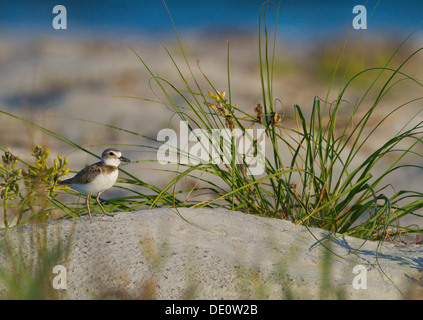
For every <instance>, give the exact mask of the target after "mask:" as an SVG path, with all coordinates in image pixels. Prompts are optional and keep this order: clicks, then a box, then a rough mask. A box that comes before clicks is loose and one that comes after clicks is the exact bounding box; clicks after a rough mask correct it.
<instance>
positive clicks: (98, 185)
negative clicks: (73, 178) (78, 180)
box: [69, 170, 118, 195]
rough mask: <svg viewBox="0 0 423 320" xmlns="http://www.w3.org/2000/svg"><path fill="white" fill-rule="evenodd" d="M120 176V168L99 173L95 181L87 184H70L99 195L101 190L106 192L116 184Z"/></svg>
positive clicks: (86, 192)
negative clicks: (110, 171)
mask: <svg viewBox="0 0 423 320" xmlns="http://www.w3.org/2000/svg"><path fill="white" fill-rule="evenodd" d="M117 177H118V170H115V171H114V172H112V173H111V174H107V175H106V174H103V173H101V174H99V175H98V176H97V177H96V178H95V179H94V180H93V181H91V182H89V183H86V184H70V185H69V186H70V187H71V188H72V189H74V190H77V191H79V192H81V193H84V194H91V195H97V194H98V193H100V192H104V191H106V190H108V189H110V188H111V187H113V185H114V184H115V182H116V180H117Z"/></svg>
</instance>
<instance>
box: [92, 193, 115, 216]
mask: <svg viewBox="0 0 423 320" xmlns="http://www.w3.org/2000/svg"><path fill="white" fill-rule="evenodd" d="M100 193H101V192H99V193H98V194H97V198H95V199H96V200H97V203H98V205H99V206H100V208H101V210H103V213H104V214H105V215H106V216H109V217H113V215H112V214H109V213H107V212H106V210H104V208H103V206H102V205H101V203H100V199H99V197H100Z"/></svg>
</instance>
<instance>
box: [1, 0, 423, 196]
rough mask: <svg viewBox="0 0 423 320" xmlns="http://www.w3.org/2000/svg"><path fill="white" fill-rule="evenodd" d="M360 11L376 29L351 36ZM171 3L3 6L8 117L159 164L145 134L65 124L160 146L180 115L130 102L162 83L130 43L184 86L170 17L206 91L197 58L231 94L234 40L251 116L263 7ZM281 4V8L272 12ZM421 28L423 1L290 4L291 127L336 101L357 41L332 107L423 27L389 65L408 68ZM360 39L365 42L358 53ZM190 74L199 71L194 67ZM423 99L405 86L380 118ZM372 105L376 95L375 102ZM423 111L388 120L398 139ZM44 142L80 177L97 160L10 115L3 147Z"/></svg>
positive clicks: (278, 72)
mask: <svg viewBox="0 0 423 320" xmlns="http://www.w3.org/2000/svg"><path fill="white" fill-rule="evenodd" d="M59 4H60V5H63V6H65V7H66V10H67V29H66V30H55V29H54V28H53V26H52V21H53V19H54V17H55V16H56V15H57V14H54V13H53V12H52V10H53V7H54V6H55V5H59ZM359 4H361V5H364V4H365V6H366V9H367V18H368V20H367V30H351V26H352V21H353V19H354V17H355V16H356V14H353V12H352V11H353V8H354V6H356V5H359ZM166 5H167V8H166V6H165V4H164V3H163V2H162V1H161V0H149V1H143V0H140V1H134V0H132V1H131V0H120V1H112V0H101V1H100V0H90V1H82V0H63V1H46V0H44V1H31V0H18V1H8V0H4V1H1V2H0V108H1V109H2V110H5V111H7V112H10V113H12V114H14V115H17V116H19V117H22V118H24V119H27V120H29V121H33V122H35V123H37V124H39V125H41V126H43V127H45V128H47V129H49V130H52V131H54V132H56V133H58V134H60V135H63V136H65V137H66V138H69V139H71V140H73V141H75V142H77V143H78V144H79V145H81V146H83V147H86V148H89V149H90V150H92V151H93V152H96V153H98V154H100V153H101V151H102V150H103V149H104V148H105V147H106V146H110V145H111V146H118V145H120V146H118V147H119V148H120V149H122V150H123V151H124V154H125V155H126V156H128V157H129V158H131V159H132V160H141V159H145V158H154V157H155V155H154V154H145V153H141V152H140V151H139V150H140V149H139V148H137V147H136V145H139V144H143V143H146V141H145V140H144V139H142V138H141V137H139V136H136V135H131V134H128V133H125V132H121V131H116V130H112V129H110V128H107V127H104V126H100V125H96V124H93V123H87V122H83V121H80V120H74V119H69V118H65V117H71V118H78V119H84V120H89V121H96V122H101V123H106V124H110V125H113V126H117V127H121V128H124V129H127V130H131V131H134V132H138V133H140V134H143V135H147V136H151V137H153V138H155V137H157V133H158V131H159V130H160V129H163V128H166V127H168V126H169V121H170V118H171V116H172V112H170V111H169V110H168V109H167V108H166V107H165V106H163V105H160V104H157V103H152V102H148V101H145V100H137V99H129V98H124V97H123V96H126V97H140V98H145V99H154V100H157V97H156V96H155V92H157V87H155V86H154V85H153V86H152V87H150V84H151V82H150V78H151V76H150V75H149V73H148V72H147V70H146V69H145V67H144V66H143V64H142V63H141V61H140V60H139V59H138V58H137V56H136V55H135V54H134V53H133V52H132V51H131V50H130V49H129V48H128V46H131V47H132V48H133V49H134V50H136V51H137V52H138V53H139V55H140V56H141V57H142V59H144V61H145V62H146V63H147V64H148V66H149V68H150V69H151V70H152V71H153V72H154V73H156V74H158V75H160V76H161V77H163V78H166V79H167V80H170V81H174V82H175V83H178V82H179V81H180V80H178V75H177V73H176V71H175V68H174V66H173V64H172V61H171V59H170V58H169V56H168V55H167V53H166V50H165V49H164V46H165V47H166V48H167V49H168V50H169V51H170V52H171V53H172V55H173V57H174V58H175V60H176V61H177V62H178V63H179V64H180V65H181V66H183V65H184V60H183V56H182V55H181V53H180V51H179V47H178V42H177V39H176V36H175V33H174V29H173V26H172V22H171V19H170V17H169V14H168V12H167V9H168V10H169V11H170V13H171V15H172V18H173V21H174V23H175V25H176V28H177V31H178V34H179V36H180V39H181V41H182V44H183V46H184V50H185V54H186V55H187V58H188V61H189V63H190V65H191V66H192V67H193V68H194V69H195V71H196V72H197V75H198V77H199V79H200V82H201V84H202V85H204V89H205V90H208V89H210V88H209V87H208V86H207V84H206V81H204V79H201V73H200V72H199V69H198V67H197V61H198V63H199V66H200V67H201V70H202V72H204V74H205V75H207V77H208V79H209V80H210V81H211V82H212V83H213V84H214V86H215V87H216V88H217V89H219V90H221V91H225V90H227V89H228V85H227V52H228V41H229V46H230V50H229V52H230V56H229V61H230V79H231V90H232V101H233V102H234V103H237V104H238V105H239V106H240V107H241V108H244V109H245V110H250V111H252V110H253V107H254V106H255V105H256V104H257V103H259V102H261V100H262V98H261V87H260V77H259V58H258V26H259V14H260V9H261V6H262V1H260V0H238V1H237V0H225V1H223V0H202V1H189V0H167V1H166ZM277 5H278V2H277V1H275V4H273V3H271V4H270V7H272V6H277ZM275 11H276V10H275V9H271V10H270V11H269V13H268V15H267V17H266V18H267V23H268V28H269V34H270V35H272V36H273V30H274V26H275V17H276V16H275ZM422 20H423V2H422V1H420V0H403V1H393V0H385V1H383V0H382V1H380V2H379V1H367V2H366V3H358V2H357V1H356V0H354V1H350V0H344V1H335V0H333V1H314V0H302V1H295V0H283V1H282V2H281V8H280V15H279V18H278V29H277V32H278V33H277V49H276V57H275V68H274V95H275V98H278V99H279V100H280V101H281V102H282V103H283V108H284V112H285V114H286V116H287V118H286V119H287V125H288V124H289V121H288V119H289V118H288V117H289V115H290V114H291V115H292V106H293V104H298V105H300V106H301V107H302V108H304V110H307V108H311V107H312V103H313V99H314V97H315V96H319V97H321V98H322V99H324V98H326V93H327V91H328V87H329V84H330V82H331V79H332V73H333V70H334V68H335V66H336V62H337V58H338V56H339V54H340V52H341V50H342V48H343V44H344V42H345V40H346V39H347V37H349V41H348V44H347V46H346V47H345V51H344V55H343V59H342V60H341V62H340V65H339V73H338V74H339V76H338V77H337V78H335V80H334V85H333V87H332V91H331V95H330V96H329V97H328V100H329V101H333V99H335V97H336V95H337V93H338V92H339V88H341V87H342V86H343V85H345V83H346V82H347V81H348V79H349V78H350V77H352V76H353V75H355V74H357V73H358V72H360V71H362V70H364V69H367V68H371V67H383V66H384V65H385V64H386V62H387V61H388V60H389V58H390V57H391V55H392V54H393V53H394V52H395V50H396V49H397V47H398V46H399V45H400V44H401V43H402V42H403V41H404V40H405V39H406V38H407V37H408V36H409V35H410V34H411V33H412V32H413V31H414V30H415V29H417V30H416V31H415V32H414V33H413V34H412V35H411V37H410V39H408V41H407V42H406V44H405V45H404V46H403V47H402V48H401V49H400V51H399V52H398V53H397V54H396V55H395V56H394V57H393V59H392V61H391V64H390V66H392V67H398V66H399V64H400V63H402V61H403V60H404V59H405V58H406V57H408V56H409V55H410V54H411V53H412V52H413V51H414V50H416V49H417V48H419V47H420V46H421V45H422V42H423V41H422V40H423V36H422V29H421V28H419V23H420V22H421V21H422ZM358 38H360V42H359V45H358V46H357V47H355V43H356V40H357V39H358ZM353 52H355V54H354V56H353V57H352V58H351V54H352V53H353ZM348 65H349V68H348V70H347V66H348ZM422 65H423V64H422V57H421V55H417V56H416V57H415V58H413V59H412V61H411V62H410V63H409V64H408V65H407V66H406V67H405V68H404V70H403V71H404V72H407V73H409V74H410V75H411V76H413V77H416V78H417V79H421V78H422V73H423V70H422V69H421V66H422ZM183 71H184V72H186V73H187V74H188V70H187V69H186V68H183ZM375 75H376V74H373V76H375ZM371 80H372V77H363V78H362V79H360V80H359V81H356V82H354V84H353V85H351V88H350V90H349V91H348V93H347V94H346V95H345V100H346V101H345V110H346V113H348V112H350V110H351V105H354V103H356V101H357V100H358V99H360V98H361V97H362V95H363V94H364V92H365V91H366V88H367V87H368V85H369V84H370V83H371ZM376 89H377V88H376ZM375 92H376V91H375ZM421 95H422V89H421V88H420V87H418V86H413V85H405V84H404V85H398V86H397V87H396V88H394V89H393V90H392V91H390V93H389V96H388V97H386V102H385V101H384V103H385V104H383V108H386V109H385V110H381V112H382V111H387V110H391V109H393V108H395V107H397V106H398V105H400V104H402V103H405V102H408V101H411V100H413V99H415V98H417V97H420V96H421ZM372 97H373V98H374V95H373V96H372V93H371V94H369V98H368V99H369V101H370V100H371V98H372ZM160 98H163V97H162V96H160ZM421 105H422V103H421V102H419V101H417V102H416V103H412V104H410V106H409V107H408V109H407V110H408V111H404V112H401V114H399V115H397V116H395V117H393V118H392V119H391V120H389V121H390V122H388V123H389V126H388V129H387V130H399V129H400V128H401V126H402V124H403V123H404V121H405V122H406V121H408V120H409V119H410V117H413V114H414V113H415V112H416V111H417V110H418V109H419V108H420V107H421ZM280 108H281V111H282V107H280ZM378 137H379V138H380V139H381V140H380V141H383V139H385V138H386V132H383V131H382V132H380V133H379V135H375V138H378ZM375 143H376V141H375ZM36 144H41V145H44V146H46V147H49V148H50V149H51V150H52V154H56V153H60V154H62V155H68V157H69V162H70V167H71V168H72V169H73V170H79V169H81V168H82V167H83V166H84V165H85V164H87V163H92V162H93V161H94V159H93V158H92V157H90V156H89V155H87V154H85V153H83V152H73V151H75V148H73V147H71V146H69V145H67V144H65V143H63V142H62V141H60V140H58V139H55V138H54V137H52V136H50V135H47V134H44V133H42V132H41V131H39V130H37V129H35V128H33V127H31V126H28V125H25V124H23V123H22V122H20V121H17V120H15V119H13V118H11V117H8V116H5V115H0V145H1V146H2V147H9V148H11V149H12V151H14V152H15V153H16V154H17V155H19V156H21V157H23V158H24V157H25V156H26V155H29V154H30V152H29V150H30V149H31V148H32V147H33V146H34V145H36ZM134 145H135V146H134ZM362 156H363V157H366V155H365V154H363V155H362ZM130 166H131V165H129V166H128V167H125V168H126V169H127V168H129V167H130ZM147 167H148V166H146V165H143V164H139V165H136V166H132V167H131V170H132V171H131V172H132V173H133V174H136V175H138V176H140V177H145V179H146V180H148V179H149V177H150V180H153V181H154V182H155V184H157V185H160V184H162V185H164V184H166V183H167V182H168V178H167V177H166V176H163V177H160V178H157V177H158V176H154V177H153V176H151V171H149V170H147ZM401 178H402V179H401V181H403V182H404V184H405V185H409V184H410V181H411V183H413V184H415V185H416V188H419V186H420V183H419V182H418V181H419V180H420V179H421V173H420V172H415V171H412V172H410V173H409V176H406V175H405V176H402V177H401ZM397 182H398V181H397ZM398 183H399V184H400V185H401V182H398ZM420 189H421V187H420Z"/></svg>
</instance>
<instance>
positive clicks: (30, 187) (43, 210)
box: [0, 145, 69, 229]
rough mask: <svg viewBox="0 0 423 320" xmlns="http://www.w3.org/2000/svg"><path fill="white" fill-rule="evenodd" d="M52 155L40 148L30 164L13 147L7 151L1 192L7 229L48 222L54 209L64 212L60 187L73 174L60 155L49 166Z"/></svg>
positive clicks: (0, 170)
mask: <svg viewBox="0 0 423 320" xmlns="http://www.w3.org/2000/svg"><path fill="white" fill-rule="evenodd" d="M49 155H50V151H49V149H45V148H43V147H41V146H39V145H37V146H36V147H35V148H34V150H33V153H32V156H33V157H34V160H35V162H34V163H28V162H26V161H24V160H21V159H20V158H19V157H17V156H15V155H14V154H13V153H12V151H11V150H10V149H9V148H6V149H4V155H3V156H2V163H0V179H1V183H0V192H1V200H2V209H3V221H4V226H5V228H6V229H8V228H9V227H10V226H11V225H19V224H21V223H25V220H28V219H34V218H37V219H39V221H45V220H47V219H48V218H49V217H50V216H51V214H52V212H53V210H55V209H61V210H63V205H62V204H61V203H60V202H58V201H57V200H56V198H57V196H58V193H57V190H56V187H57V185H58V179H59V178H60V177H61V176H64V175H66V174H67V173H68V172H69V168H67V160H66V158H62V157H61V156H60V155H58V156H57V159H54V164H53V166H51V167H50V166H49V165H48V164H47V160H48V157H49Z"/></svg>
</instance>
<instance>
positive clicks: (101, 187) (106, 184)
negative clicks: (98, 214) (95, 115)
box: [59, 148, 130, 218]
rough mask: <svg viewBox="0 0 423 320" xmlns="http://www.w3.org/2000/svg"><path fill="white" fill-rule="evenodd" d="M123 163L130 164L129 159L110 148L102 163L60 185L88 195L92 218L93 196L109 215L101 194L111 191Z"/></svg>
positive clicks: (87, 200)
mask: <svg viewBox="0 0 423 320" xmlns="http://www.w3.org/2000/svg"><path fill="white" fill-rule="evenodd" d="M121 162H130V160H129V159H128V158H125V157H123V156H122V153H121V152H120V151H119V150H118V149H114V148H110V149H106V150H104V151H103V154H102V155H101V162H97V163H94V164H92V165H90V166H87V167H85V168H84V169H82V170H81V171H79V172H78V173H77V174H76V175H75V176H74V177H73V178H70V179H67V180H63V181H61V182H60V183H59V184H60V185H67V186H69V187H70V188H72V189H74V190H76V191H78V192H80V193H83V194H86V195H87V199H86V204H87V209H88V215H89V216H90V218H91V211H90V199H91V195H96V201H97V203H98V205H99V206H100V208H101V210H103V213H104V214H105V215H107V216H112V215H111V214H108V213H107V212H106V211H105V210H104V208H103V206H102V205H101V204H100V200H99V197H100V194H102V193H103V192H104V191H106V190H108V189H110V188H111V187H112V186H113V185H114V184H115V182H116V180H117V177H118V171H119V170H118V166H119V165H120V163H121Z"/></svg>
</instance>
